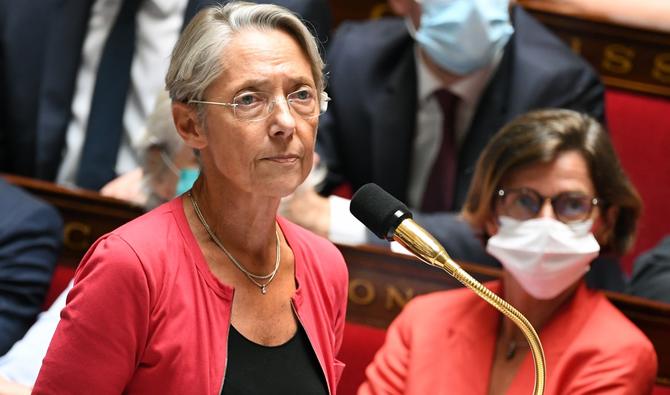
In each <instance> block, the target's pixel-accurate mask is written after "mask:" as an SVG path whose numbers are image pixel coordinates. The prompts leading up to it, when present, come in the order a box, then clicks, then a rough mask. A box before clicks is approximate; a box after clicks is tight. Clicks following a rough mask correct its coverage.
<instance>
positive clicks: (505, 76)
mask: <svg viewBox="0 0 670 395" xmlns="http://www.w3.org/2000/svg"><path fill="white" fill-rule="evenodd" d="M513 39H514V38H513V37H512V39H510V42H509V43H508V45H507V47H506V48H505V53H504V54H503V57H502V59H501V60H500V64H499V65H498V68H497V70H496V71H495V72H494V74H493V76H492V77H491V80H490V81H489V84H488V86H487V87H486V89H485V90H484V94H483V95H482V97H481V98H480V100H479V103H478V104H477V110H476V111H475V115H474V117H473V118H472V123H471V124H470V129H469V130H468V132H467V134H466V137H465V140H464V141H463V144H462V145H461V147H460V150H459V152H458V174H457V175H456V190H455V192H454V193H455V194H454V207H455V208H456V209H460V208H461V207H462V206H463V203H464V202H465V196H466V195H467V193H468V189H469V188H470V181H471V180H472V176H473V174H474V171H475V165H476V163H477V160H478V159H479V155H480V154H481V152H482V151H483V150H484V147H485V146H486V144H487V143H488V142H489V140H490V139H491V137H492V136H493V135H494V134H495V133H496V132H497V131H498V129H500V127H501V126H502V125H504V124H505V122H506V121H507V118H508V113H509V109H508V102H509V100H510V95H511V92H510V89H509V87H510V78H511V73H512V68H513V62H512V59H513V54H512V52H513V51H512V49H513V48H512V47H513V46H512V45H511V43H512V40H513Z"/></svg>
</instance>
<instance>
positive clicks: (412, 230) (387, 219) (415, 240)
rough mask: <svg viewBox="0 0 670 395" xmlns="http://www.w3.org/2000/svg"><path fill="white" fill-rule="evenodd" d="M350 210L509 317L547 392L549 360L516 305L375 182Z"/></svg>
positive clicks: (539, 387) (539, 390) (538, 388)
mask: <svg viewBox="0 0 670 395" xmlns="http://www.w3.org/2000/svg"><path fill="white" fill-rule="evenodd" d="M350 211H351V213H352V214H353V215H354V217H356V218H357V219H358V220H359V221H361V222H362V223H363V224H364V225H365V226H367V227H368V228H369V229H370V230H371V231H372V232H374V233H375V234H376V235H377V236H378V237H380V238H383V239H387V240H395V241H397V242H398V243H400V244H401V245H402V246H403V247H405V248H406V249H407V250H409V251H411V252H412V253H413V254H414V255H415V256H416V257H417V258H419V259H420V260H421V261H423V262H425V263H427V264H429V265H430V266H434V267H437V268H440V269H442V270H444V271H445V272H447V273H448V274H449V275H450V276H452V277H453V278H455V279H456V280H457V281H458V282H460V283H461V284H463V285H465V286H466V287H468V288H470V289H471V290H472V291H473V292H475V293H476V294H477V295H478V296H479V297H481V298H482V299H484V300H485V301H486V302H488V303H489V304H490V305H492V306H493V307H495V308H496V309H497V310H498V311H500V312H501V313H502V314H504V315H505V316H506V317H507V318H509V319H510V320H511V321H512V322H514V324H516V325H517V326H518V327H519V329H521V331H522V332H523V334H524V336H525V337H526V340H527V341H528V344H529V346H530V350H531V354H532V355H533V362H534V367H535V386H534V388H533V394H534V395H542V394H544V387H545V380H546V362H545V359H544V350H543V349H542V343H541V342H540V337H539V336H538V334H537V332H536V331H535V328H533V326H532V325H531V323H530V322H529V321H528V319H526V317H524V315H523V314H521V313H520V312H519V311H518V310H517V309H516V308H514V307H513V306H512V305H510V304H509V303H507V301H505V300H504V299H502V298H501V297H499V296H498V295H496V294H495V293H493V292H492V291H491V290H490V289H488V288H486V287H485V286H484V285H483V284H482V283H480V282H479V281H477V280H476V279H475V278H474V277H472V276H471V275H470V274H469V273H468V272H466V271H465V270H464V269H463V268H461V266H460V265H459V264H457V263H456V262H455V261H454V260H453V259H451V257H450V256H449V254H448V253H447V251H446V250H445V249H444V247H442V245H441V244H440V243H439V242H438V241H437V240H436V239H435V238H434V237H433V236H431V235H430V233H428V232H427V231H426V230H425V229H423V228H422V227H421V226H419V224H417V223H416V222H415V221H414V220H413V219H412V214H411V212H410V211H409V209H408V208H407V206H405V205H404V204H403V203H401V202H400V201H398V200H397V199H396V198H394V197H393V196H391V195H390V194H389V193H387V192H386V191H384V190H383V189H382V188H380V187H379V186H377V185H376V184H366V185H363V186H362V187H361V188H359V189H358V191H356V193H355V194H354V196H353V198H352V199H351V206H350Z"/></svg>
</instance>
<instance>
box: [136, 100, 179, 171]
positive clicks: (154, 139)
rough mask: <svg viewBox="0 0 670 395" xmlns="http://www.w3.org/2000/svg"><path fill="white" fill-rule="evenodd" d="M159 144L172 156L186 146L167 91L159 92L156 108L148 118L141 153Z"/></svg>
mask: <svg viewBox="0 0 670 395" xmlns="http://www.w3.org/2000/svg"><path fill="white" fill-rule="evenodd" d="M157 146H158V147H161V148H162V149H163V150H164V151H165V152H166V153H167V155H168V156H169V157H170V158H172V157H173V156H174V155H175V154H176V153H177V151H179V150H180V149H181V148H182V147H183V146H184V140H182V139H181V137H180V136H179V133H177V128H176V127H175V125H174V121H173V120H172V106H171V102H170V98H169V97H168V93H167V92H166V91H161V92H160V93H159V94H158V97H157V98H156V105H155V107H154V110H153V111H152V113H151V114H150V115H149V118H148V119H147V123H146V126H145V130H144V135H143V136H142V139H141V140H140V142H139V144H138V148H139V151H140V155H141V156H142V157H144V156H145V155H146V151H147V150H148V149H149V148H151V147H157Z"/></svg>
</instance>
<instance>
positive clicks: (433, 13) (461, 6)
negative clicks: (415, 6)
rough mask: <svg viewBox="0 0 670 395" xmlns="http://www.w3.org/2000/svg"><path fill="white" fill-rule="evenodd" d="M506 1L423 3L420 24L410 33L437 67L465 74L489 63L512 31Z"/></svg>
mask: <svg viewBox="0 0 670 395" xmlns="http://www.w3.org/2000/svg"><path fill="white" fill-rule="evenodd" d="M508 6H509V0H424V1H422V2H421V25H420V27H419V30H418V31H416V32H415V31H414V26H413V25H412V23H411V22H409V23H408V28H409V30H410V34H412V36H413V37H414V39H415V40H416V41H417V42H418V43H419V45H420V46H421V48H422V49H423V50H424V51H425V52H426V54H427V55H428V56H429V57H430V58H431V59H432V60H433V61H434V62H435V63H437V65H439V66H440V67H442V68H444V69H446V70H447V71H450V72H452V73H455V74H459V75H465V74H469V73H471V72H473V71H475V70H477V69H480V68H482V67H484V66H486V65H488V64H490V63H491V62H492V61H493V59H494V58H495V56H496V55H497V54H498V52H499V51H501V50H502V49H503V48H504V47H505V44H507V41H508V40H509V38H510V36H511V35H512V33H513V32H514V28H513V27H512V25H511V24H510V19H509V10H508Z"/></svg>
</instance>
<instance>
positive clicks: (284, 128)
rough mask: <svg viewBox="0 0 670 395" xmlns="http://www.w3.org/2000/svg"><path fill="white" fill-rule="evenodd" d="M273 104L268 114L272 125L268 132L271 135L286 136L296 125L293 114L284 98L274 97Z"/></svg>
mask: <svg viewBox="0 0 670 395" xmlns="http://www.w3.org/2000/svg"><path fill="white" fill-rule="evenodd" d="M273 103H274V106H273V108H272V109H271V114H270V116H271V117H272V119H273V125H272V127H271V128H270V132H271V134H272V135H273V136H284V137H288V136H290V135H292V134H293V132H294V131H295V127H296V121H295V114H294V113H293V111H291V106H290V105H289V104H288V101H287V100H286V98H283V97H282V98H275V101H274V102H273Z"/></svg>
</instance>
